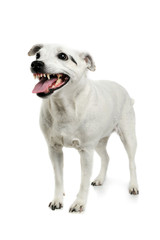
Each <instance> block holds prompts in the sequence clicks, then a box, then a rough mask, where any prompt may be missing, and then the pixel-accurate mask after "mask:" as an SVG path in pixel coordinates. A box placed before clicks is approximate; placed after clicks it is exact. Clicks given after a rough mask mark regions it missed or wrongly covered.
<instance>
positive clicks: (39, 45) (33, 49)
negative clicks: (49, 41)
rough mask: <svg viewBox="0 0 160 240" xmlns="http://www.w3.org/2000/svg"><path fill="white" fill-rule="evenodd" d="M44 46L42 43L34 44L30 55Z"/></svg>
mask: <svg viewBox="0 0 160 240" xmlns="http://www.w3.org/2000/svg"><path fill="white" fill-rule="evenodd" d="M42 47H43V45H42V44H36V45H33V47H32V48H31V49H30V50H29V52H28V56H33V55H34V54H35V53H36V52H38V51H39V50H40V49H41V48H42Z"/></svg>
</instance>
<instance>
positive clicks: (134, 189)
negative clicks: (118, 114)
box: [117, 107, 139, 195]
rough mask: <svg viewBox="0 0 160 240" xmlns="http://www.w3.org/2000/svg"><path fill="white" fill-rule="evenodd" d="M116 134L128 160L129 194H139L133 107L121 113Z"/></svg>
mask: <svg viewBox="0 0 160 240" xmlns="http://www.w3.org/2000/svg"><path fill="white" fill-rule="evenodd" d="M117 132H118V134H119V136H120V138H121V140H122V142H123V145H124V147H125V149H126V152H127V154H128V158H129V170H130V183H129V192H130V194H134V195H136V194H139V190H138V183H137V175H136V165H135V153H136V148H137V140H136V134H135V113H134V109H133V107H131V108H130V110H129V111H126V112H123V114H122V118H121V120H120V122H119V125H118V128H117Z"/></svg>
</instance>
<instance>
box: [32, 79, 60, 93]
mask: <svg viewBox="0 0 160 240" xmlns="http://www.w3.org/2000/svg"><path fill="white" fill-rule="evenodd" d="M56 80H57V79H56V78H54V79H51V80H46V81H40V82H39V83H37V84H36V85H35V87H34V89H33V91H32V93H41V92H45V91H46V90H47V89H48V88H49V87H51V86H52V84H53V83H54V82H55V81H56Z"/></svg>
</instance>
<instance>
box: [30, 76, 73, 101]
mask: <svg viewBox="0 0 160 240" xmlns="http://www.w3.org/2000/svg"><path fill="white" fill-rule="evenodd" d="M33 76H34V78H38V79H39V82H38V83H37V84H36V85H35V87H34V89H33V91H32V93H37V95H38V96H39V97H47V96H48V95H50V94H52V93H53V92H54V91H55V90H57V89H59V88H61V87H63V86H64V85H65V84H66V83H67V82H68V81H69V79H70V77H69V76H68V75H66V74H64V73H58V74H46V73H45V74H43V73H34V74H33Z"/></svg>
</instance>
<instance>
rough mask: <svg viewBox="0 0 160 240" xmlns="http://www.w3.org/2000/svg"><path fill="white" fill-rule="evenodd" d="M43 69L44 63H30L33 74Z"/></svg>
mask: <svg viewBox="0 0 160 240" xmlns="http://www.w3.org/2000/svg"><path fill="white" fill-rule="evenodd" d="M43 67H44V62H42V61H34V62H32V63H31V69H32V71H33V72H36V73H37V72H41V71H42V69H43Z"/></svg>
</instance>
